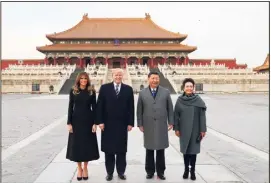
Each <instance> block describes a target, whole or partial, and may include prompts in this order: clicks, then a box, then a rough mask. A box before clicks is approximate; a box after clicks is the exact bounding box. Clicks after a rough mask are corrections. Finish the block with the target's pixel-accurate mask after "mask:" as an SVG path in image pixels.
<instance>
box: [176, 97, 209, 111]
mask: <svg viewBox="0 0 271 183" xmlns="http://www.w3.org/2000/svg"><path fill="white" fill-rule="evenodd" d="M178 102H180V103H181V104H184V105H188V106H195V107H200V108H203V109H205V110H206V108H207V107H206V105H205V102H204V101H203V100H202V99H201V97H200V96H199V95H195V94H193V95H191V96H187V95H185V94H183V95H181V96H179V98H178Z"/></svg>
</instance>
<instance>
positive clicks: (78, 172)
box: [77, 162, 83, 180]
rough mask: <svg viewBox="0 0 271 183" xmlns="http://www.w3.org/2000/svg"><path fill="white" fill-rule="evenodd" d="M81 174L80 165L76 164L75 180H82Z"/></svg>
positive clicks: (79, 163)
mask: <svg viewBox="0 0 271 183" xmlns="http://www.w3.org/2000/svg"><path fill="white" fill-rule="evenodd" d="M82 174H83V169H82V163H81V162H77V180H82Z"/></svg>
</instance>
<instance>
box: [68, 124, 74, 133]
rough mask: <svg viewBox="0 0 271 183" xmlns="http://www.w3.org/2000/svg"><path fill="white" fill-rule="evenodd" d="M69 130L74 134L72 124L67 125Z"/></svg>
mask: <svg viewBox="0 0 271 183" xmlns="http://www.w3.org/2000/svg"><path fill="white" fill-rule="evenodd" d="M67 128H68V131H69V132H70V133H73V130H72V125H71V124H68V125H67Z"/></svg>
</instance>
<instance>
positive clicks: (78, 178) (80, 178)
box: [77, 170, 83, 181]
mask: <svg viewBox="0 0 271 183" xmlns="http://www.w3.org/2000/svg"><path fill="white" fill-rule="evenodd" d="M78 171H79V170H78ZM82 174H83V170H82ZM77 180H78V181H80V180H82V175H81V177H78V175H77Z"/></svg>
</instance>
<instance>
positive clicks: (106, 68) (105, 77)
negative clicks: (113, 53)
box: [103, 64, 108, 84]
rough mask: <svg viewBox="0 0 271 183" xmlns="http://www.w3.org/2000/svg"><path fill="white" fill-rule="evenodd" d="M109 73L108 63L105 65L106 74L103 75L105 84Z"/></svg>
mask: <svg viewBox="0 0 271 183" xmlns="http://www.w3.org/2000/svg"><path fill="white" fill-rule="evenodd" d="M107 74H108V65H107V64H106V67H105V74H104V76H103V84H105V83H106V80H107Z"/></svg>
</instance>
